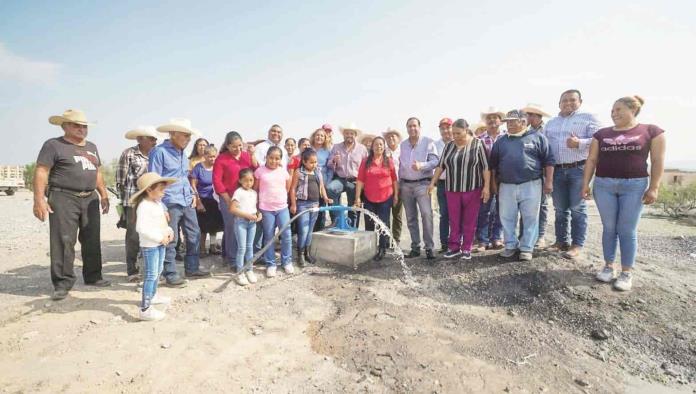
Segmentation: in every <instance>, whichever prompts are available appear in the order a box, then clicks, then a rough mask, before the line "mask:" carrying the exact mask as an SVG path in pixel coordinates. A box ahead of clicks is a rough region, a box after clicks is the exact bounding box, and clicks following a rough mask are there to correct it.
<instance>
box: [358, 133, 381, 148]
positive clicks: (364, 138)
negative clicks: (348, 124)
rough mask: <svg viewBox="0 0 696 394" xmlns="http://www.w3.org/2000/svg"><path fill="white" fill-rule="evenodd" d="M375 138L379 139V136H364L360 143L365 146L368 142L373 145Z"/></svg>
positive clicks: (361, 137)
mask: <svg viewBox="0 0 696 394" xmlns="http://www.w3.org/2000/svg"><path fill="white" fill-rule="evenodd" d="M375 137H377V136H376V135H374V134H363V135H361V136H360V143H361V144H363V145H366V144H367V142H370V143H372V140H374V139H375Z"/></svg>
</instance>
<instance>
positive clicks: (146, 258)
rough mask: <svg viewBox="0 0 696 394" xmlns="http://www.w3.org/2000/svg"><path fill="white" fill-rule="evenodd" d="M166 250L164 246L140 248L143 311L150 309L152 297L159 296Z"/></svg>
mask: <svg viewBox="0 0 696 394" xmlns="http://www.w3.org/2000/svg"><path fill="white" fill-rule="evenodd" d="M166 250H167V248H166V247H165V246H164V245H160V246H153V247H150V248H145V247H142V248H140V251H141V252H142V254H143V301H142V304H140V307H141V308H142V310H145V309H147V308H149V307H150V302H151V301H152V297H154V296H155V294H157V283H158V282H159V276H160V274H162V270H163V269H164V255H165V254H166Z"/></svg>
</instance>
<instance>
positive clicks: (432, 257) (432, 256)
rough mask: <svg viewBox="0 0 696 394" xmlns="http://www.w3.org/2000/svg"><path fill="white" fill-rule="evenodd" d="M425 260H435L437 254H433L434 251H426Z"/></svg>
mask: <svg viewBox="0 0 696 394" xmlns="http://www.w3.org/2000/svg"><path fill="white" fill-rule="evenodd" d="M425 258H426V259H428V260H435V254H433V251H432V249H426V250H425Z"/></svg>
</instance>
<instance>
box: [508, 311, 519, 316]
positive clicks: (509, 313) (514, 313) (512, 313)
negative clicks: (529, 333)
mask: <svg viewBox="0 0 696 394" xmlns="http://www.w3.org/2000/svg"><path fill="white" fill-rule="evenodd" d="M507 314H508V315H510V316H512V317H516V316H517V312H515V311H513V310H512V309H510V310H509V311H508V312H507Z"/></svg>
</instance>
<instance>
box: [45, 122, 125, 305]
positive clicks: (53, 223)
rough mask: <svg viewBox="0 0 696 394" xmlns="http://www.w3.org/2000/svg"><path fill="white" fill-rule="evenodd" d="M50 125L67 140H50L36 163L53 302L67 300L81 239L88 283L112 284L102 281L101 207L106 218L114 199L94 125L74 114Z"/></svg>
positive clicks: (83, 276)
mask: <svg viewBox="0 0 696 394" xmlns="http://www.w3.org/2000/svg"><path fill="white" fill-rule="evenodd" d="M48 121H49V123H51V124H53V125H57V126H60V127H61V128H62V129H63V136H62V137H57V138H51V139H49V140H48V141H46V142H45V143H44V144H43V146H42V147H41V151H40V152H39V157H38V158H37V159H36V170H35V172H34V216H36V217H37V218H38V219H39V220H41V221H42V222H43V221H45V220H46V218H48V220H49V233H50V250H51V281H52V282H53V288H54V291H53V295H52V298H53V299H54V300H62V299H63V298H65V297H66V296H67V295H68V292H69V291H70V289H72V287H73V285H74V284H75V272H74V271H73V263H74V261H75V242H77V240H78V239H79V241H80V245H81V246H82V278H83V279H84V281H85V284H86V285H91V286H100V287H104V286H110V285H111V283H110V282H109V281H107V280H104V279H103V278H102V256H101V244H100V242H101V239H100V237H101V234H100V217H99V205H100V203H101V208H102V213H103V214H106V213H108V212H109V198H108V195H107V192H106V187H105V186H104V179H103V177H102V173H101V160H100V158H99V152H98V151H97V147H96V145H94V144H93V143H92V142H90V141H87V127H88V126H89V125H90V123H89V122H88V121H87V117H86V116H85V114H84V113H83V112H82V111H79V110H71V109H69V110H67V111H65V112H63V114H62V115H56V116H51V117H50V118H49V119H48ZM47 189H48V190H47ZM95 189H96V190H97V192H98V194H99V196H97V194H96V193H94V191H95ZM46 196H48V201H47V200H46ZM100 198H101V199H100ZM78 231H79V238H78Z"/></svg>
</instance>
